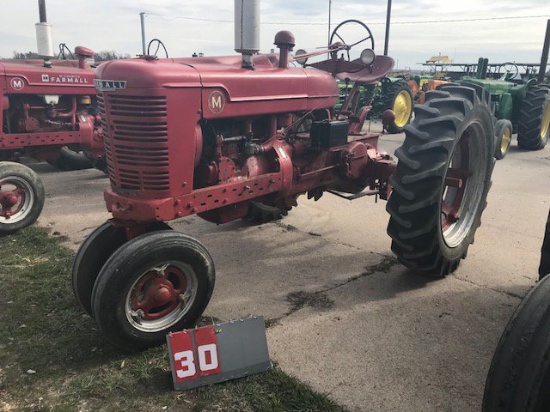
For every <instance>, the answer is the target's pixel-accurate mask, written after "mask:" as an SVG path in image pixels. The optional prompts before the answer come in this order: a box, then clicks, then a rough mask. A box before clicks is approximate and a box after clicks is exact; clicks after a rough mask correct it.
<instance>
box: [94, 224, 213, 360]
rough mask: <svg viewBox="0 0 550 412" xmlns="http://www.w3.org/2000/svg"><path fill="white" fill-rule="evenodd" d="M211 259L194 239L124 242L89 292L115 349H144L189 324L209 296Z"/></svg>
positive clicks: (148, 237)
mask: <svg viewBox="0 0 550 412" xmlns="http://www.w3.org/2000/svg"><path fill="white" fill-rule="evenodd" d="M214 282H215V269H214V262H213V261H212V257H211V256H210V254H209V253H208V251H207V250H206V248H205V247H204V246H203V245H202V244H201V243H199V242H198V241H197V240H195V239H193V238H191V237H189V236H186V235H184V234H182V233H178V232H171V231H163V232H152V233H146V234H144V235H141V236H139V237H137V238H135V239H132V240H131V241H129V242H127V243H125V244H124V245H123V246H122V247H120V249H118V250H117V251H116V252H115V253H113V254H112V255H111V257H110V258H109V259H108V260H107V262H106V263H105V265H104V266H103V268H102V269H101V272H100V273H99V276H98V278H97V280H96V282H95V285H94V290H93V293H92V309H93V317H94V319H95V321H96V323H97V325H98V327H99V330H100V331H101V332H102V333H103V334H104V335H105V336H106V337H107V338H108V339H109V340H110V341H111V342H112V343H113V344H115V345H117V346H119V347H122V348H125V349H145V348H148V347H151V346H155V345H159V344H162V343H164V342H165V339H166V334H168V333H169V332H173V331H176V330H181V329H184V328H188V327H191V326H193V325H194V324H195V323H196V321H197V320H198V318H199V317H200V315H201V314H202V313H203V311H204V310H205V309H206V306H207V304H208V302H209V300H210V297H211V295H212V291H213V289H214Z"/></svg>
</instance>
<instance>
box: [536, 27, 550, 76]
mask: <svg viewBox="0 0 550 412" xmlns="http://www.w3.org/2000/svg"><path fill="white" fill-rule="evenodd" d="M549 48H550V20H548V21H547V22H546V36H545V37H544V46H543V47H542V55H541V57H540V69H539V76H538V79H537V80H538V82H539V83H544V75H545V74H546V65H547V64H548V49H549Z"/></svg>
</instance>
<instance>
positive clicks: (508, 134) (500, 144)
mask: <svg viewBox="0 0 550 412" xmlns="http://www.w3.org/2000/svg"><path fill="white" fill-rule="evenodd" d="M511 143H512V122H511V121H510V120H506V119H500V120H497V123H496V125H495V159H497V160H501V159H504V157H505V156H506V154H507V153H508V149H510V144H511Z"/></svg>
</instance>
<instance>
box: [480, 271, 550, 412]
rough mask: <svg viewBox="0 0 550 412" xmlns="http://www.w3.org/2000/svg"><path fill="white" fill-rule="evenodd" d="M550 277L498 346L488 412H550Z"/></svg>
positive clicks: (526, 302) (538, 287)
mask: <svg viewBox="0 0 550 412" xmlns="http://www.w3.org/2000/svg"><path fill="white" fill-rule="evenodd" d="M549 296H550V276H547V277H545V278H544V279H542V280H541V281H540V282H539V283H538V284H537V285H535V286H534V287H533V289H531V291H530V292H529V294H528V295H527V296H526V297H525V298H524V299H523V301H522V302H521V304H520V305H519V307H518V308H517V309H516V311H515V313H514V314H513V316H512V318H511V319H510V321H509V322H508V325H507V326H506V329H505V330H504V333H503V334H502V337H501V338H500V341H499V343H498V345H497V349H496V351H495V354H494V355H493V360H492V362H491V367H490V368H489V373H488V375H487V381H486V383H485V394H484V396H483V409H482V410H483V411H484V412H493V411H494V412H496V411H498V412H526V411H531V412H546V411H550V356H549V354H550V333H548V331H549V330H550V299H548V297H549Z"/></svg>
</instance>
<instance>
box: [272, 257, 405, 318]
mask: <svg viewBox="0 0 550 412" xmlns="http://www.w3.org/2000/svg"><path fill="white" fill-rule="evenodd" d="M398 263H399V262H398V261H397V258H396V257H395V256H388V255H382V260H381V261H380V262H378V263H376V264H374V265H371V266H365V271H364V272H362V273H360V274H358V275H356V276H352V277H349V278H347V279H345V280H343V281H341V282H340V283H338V284H337V285H334V286H331V287H328V288H325V289H322V290H318V291H316V292H304V291H297V292H291V293H289V294H288V295H287V297H286V301H287V302H289V303H290V304H291V308H290V310H288V311H287V312H285V313H284V314H283V315H281V316H278V317H275V318H270V319H266V328H269V327H271V326H273V325H276V324H278V323H279V321H280V320H282V319H284V318H287V317H289V316H290V315H292V314H294V313H296V312H297V311H299V310H300V309H303V308H305V307H308V306H309V307H311V308H314V309H320V310H328V309H331V308H332V307H333V306H334V301H333V300H332V299H330V298H329V297H328V296H327V293H328V292H332V291H333V290H336V289H338V288H340V287H342V286H346V285H348V284H350V283H351V282H354V281H356V280H358V279H361V278H365V277H368V276H372V275H374V274H377V273H388V272H389V271H390V270H391V268H392V267H393V266H395V265H397V264H398Z"/></svg>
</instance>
